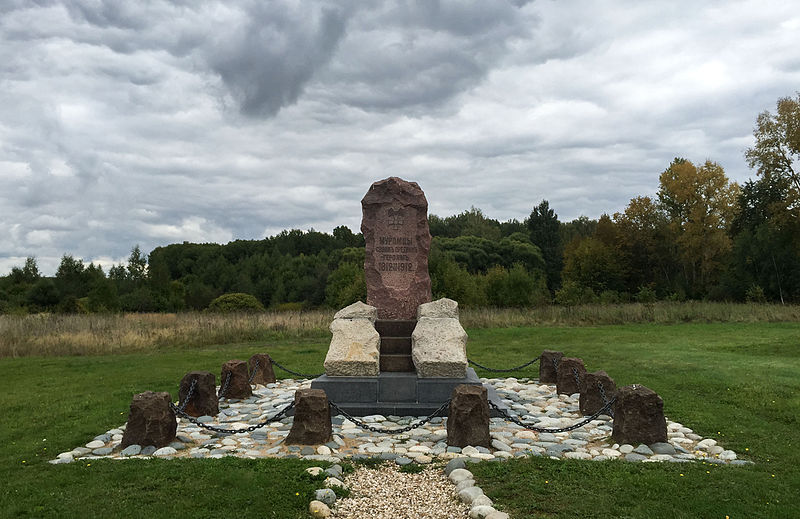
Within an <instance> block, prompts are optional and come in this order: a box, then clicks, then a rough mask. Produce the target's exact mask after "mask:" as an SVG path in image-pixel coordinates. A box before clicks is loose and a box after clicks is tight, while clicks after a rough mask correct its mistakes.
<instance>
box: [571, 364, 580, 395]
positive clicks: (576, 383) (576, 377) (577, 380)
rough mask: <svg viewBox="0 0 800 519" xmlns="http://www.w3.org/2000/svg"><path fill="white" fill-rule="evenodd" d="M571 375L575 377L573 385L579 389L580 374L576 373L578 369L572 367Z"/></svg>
mask: <svg viewBox="0 0 800 519" xmlns="http://www.w3.org/2000/svg"><path fill="white" fill-rule="evenodd" d="M572 377H573V378H574V379H575V385H577V386H578V390H579V391H580V389H581V376H580V375H578V369H577V368H572Z"/></svg>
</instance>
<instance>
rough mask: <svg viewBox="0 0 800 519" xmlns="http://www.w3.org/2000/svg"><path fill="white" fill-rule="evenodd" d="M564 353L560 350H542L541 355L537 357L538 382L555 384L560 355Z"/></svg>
mask: <svg viewBox="0 0 800 519" xmlns="http://www.w3.org/2000/svg"><path fill="white" fill-rule="evenodd" d="M563 356H564V354H563V353H561V352H560V351H553V350H544V351H543V352H542V356H541V357H540V358H539V383H540V384H555V383H556V380H558V378H557V377H556V373H558V363H559V362H561V357H563Z"/></svg>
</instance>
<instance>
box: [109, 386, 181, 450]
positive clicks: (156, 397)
mask: <svg viewBox="0 0 800 519" xmlns="http://www.w3.org/2000/svg"><path fill="white" fill-rule="evenodd" d="M171 402H172V399H171V398H170V396H169V393H167V392H166V391H161V392H159V393H155V392H153V391H145V392H144V393H139V394H138V395H133V400H131V410H130V413H128V425H127V426H126V427H125V433H124V434H123V435H122V445H121V447H122V448H123V449H124V448H125V447H127V446H128V445H141V446H147V445H155V446H156V448H161V447H166V446H167V445H169V444H170V443H172V442H173V441H175V432H176V431H177V430H178V420H177V419H176V418H175V413H174V412H172V409H170V407H169V404H170V403H171Z"/></svg>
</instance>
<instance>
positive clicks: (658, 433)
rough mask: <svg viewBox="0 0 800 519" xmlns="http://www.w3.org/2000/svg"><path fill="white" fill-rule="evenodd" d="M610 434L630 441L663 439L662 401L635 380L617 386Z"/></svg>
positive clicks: (651, 441) (617, 440) (618, 439)
mask: <svg viewBox="0 0 800 519" xmlns="http://www.w3.org/2000/svg"><path fill="white" fill-rule="evenodd" d="M611 437H612V438H613V439H614V441H615V442H617V443H629V444H631V445H636V444H637V443H644V444H646V445H652V444H653V443H659V442H666V441H667V420H666V418H664V401H663V400H661V397H660V396H658V394H657V393H656V392H655V391H653V390H652V389H649V388H647V387H645V386H640V385H638V384H634V385H632V386H625V387H623V388H620V389H618V390H617V402H616V403H615V404H614V430H613V432H612V433H611Z"/></svg>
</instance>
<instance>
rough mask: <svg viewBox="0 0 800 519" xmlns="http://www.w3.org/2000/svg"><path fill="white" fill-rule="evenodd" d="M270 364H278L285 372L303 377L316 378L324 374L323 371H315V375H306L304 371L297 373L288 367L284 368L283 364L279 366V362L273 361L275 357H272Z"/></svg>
mask: <svg viewBox="0 0 800 519" xmlns="http://www.w3.org/2000/svg"><path fill="white" fill-rule="evenodd" d="M272 365H273V366H278V367H279V368H281V369H282V370H283V371H285V372H287V373H291V374H292V375H296V376H298V377H303V378H317V377H321V376H322V375H324V374H325V373H317V374H316V375H307V374H305V373H298V372H296V371H292V370H290V369H289V368H284V367H283V366H281V365H280V364H278V363H277V362H275V359H272Z"/></svg>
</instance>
